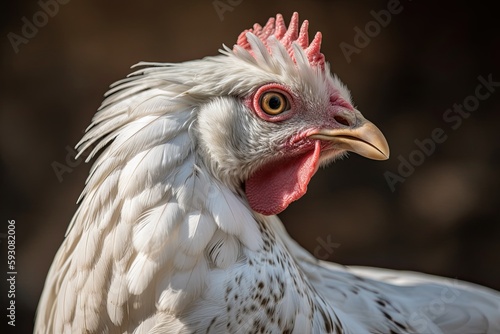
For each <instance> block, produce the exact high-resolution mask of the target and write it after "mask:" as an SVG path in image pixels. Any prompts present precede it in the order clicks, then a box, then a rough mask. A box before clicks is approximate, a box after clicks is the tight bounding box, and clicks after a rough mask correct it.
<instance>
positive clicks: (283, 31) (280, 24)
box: [236, 12, 325, 68]
mask: <svg viewBox="0 0 500 334" xmlns="http://www.w3.org/2000/svg"><path fill="white" fill-rule="evenodd" d="M308 28H309V21H307V20H305V21H304V22H303V23H302V26H301V27H300V30H299V14H298V13H297V12H295V13H293V15H292V19H291V20H290V25H289V26H288V29H287V27H286V26H285V21H284V20H283V16H282V15H281V14H278V15H276V19H275V18H274V17H271V18H270V19H269V20H268V21H267V23H266V25H265V26H264V27H262V26H261V25H260V24H257V23H256V24H254V25H253V28H252V29H247V30H245V31H243V32H242V33H241V34H240V36H239V37H238V41H237V42H236V45H239V46H241V47H242V48H244V49H245V50H247V51H250V52H252V48H251V46H250V43H248V39H247V36H246V35H247V33H248V32H251V33H253V34H255V36H257V37H258V38H259V39H260V40H261V41H262V43H264V45H265V46H266V47H267V49H268V50H269V45H268V39H269V37H271V36H272V35H274V37H276V39H278V40H279V41H280V42H281V44H283V46H285V48H286V50H287V51H288V54H289V55H290V57H292V59H293V60H294V61H295V57H294V54H293V48H292V43H293V42H297V43H298V44H299V45H300V47H302V49H304V51H305V54H306V55H307V59H308V60H309V64H311V66H320V67H321V68H324V66H325V56H324V55H323V54H322V53H321V52H320V48H321V33H320V32H317V33H316V35H315V36H314V39H313V40H312V42H311V43H310V44H309V36H308Z"/></svg>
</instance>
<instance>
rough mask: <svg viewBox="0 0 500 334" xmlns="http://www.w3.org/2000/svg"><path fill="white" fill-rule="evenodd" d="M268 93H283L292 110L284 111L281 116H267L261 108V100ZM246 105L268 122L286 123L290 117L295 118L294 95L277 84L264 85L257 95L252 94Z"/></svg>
mask: <svg viewBox="0 0 500 334" xmlns="http://www.w3.org/2000/svg"><path fill="white" fill-rule="evenodd" d="M267 92H278V93H281V94H283V95H284V96H285V98H286V99H287V100H288V103H290V108H289V109H288V110H285V111H283V112H282V113H281V114H278V115H269V114H267V113H266V112H265V111H264V110H262V108H261V107H260V99H261V97H262V94H264V93H267ZM245 104H246V105H247V106H248V107H250V109H252V110H253V111H254V112H255V113H256V114H257V116H259V118H261V119H263V120H265V121H268V122H280V121H284V120H286V119H289V118H290V117H292V116H293V114H294V111H295V108H294V101H293V99H292V94H291V93H290V91H289V90H288V88H286V87H285V86H283V85H280V84H276V83H271V84H267V85H264V86H262V87H260V88H259V89H258V90H257V91H256V92H255V94H252V95H251V96H250V97H249V98H247V100H246V101H245Z"/></svg>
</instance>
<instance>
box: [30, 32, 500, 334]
mask: <svg viewBox="0 0 500 334" xmlns="http://www.w3.org/2000/svg"><path fill="white" fill-rule="evenodd" d="M253 43H256V44H258V43H257V42H255V41H253ZM256 47H258V45H257V46H256ZM277 50H278V51H280V52H282V51H283V50H281V49H280V48H279V47H277ZM297 52H298V51H297ZM224 53H225V54H224V55H220V56H216V57H211V58H207V59H204V60H201V61H194V62H189V63H183V64H178V65H160V66H158V67H151V68H147V69H145V70H141V71H138V72H136V73H135V75H133V76H132V77H131V78H129V79H126V80H123V81H121V82H120V83H118V84H117V85H115V86H114V87H113V88H112V90H111V91H110V93H109V94H110V95H109V97H108V98H107V99H106V100H105V101H104V103H103V106H102V107H101V110H100V111H99V112H98V113H97V114H96V116H95V118H94V120H93V125H92V126H91V127H90V129H89V131H88V132H87V134H86V135H85V137H84V138H83V140H82V142H81V143H80V150H85V149H89V148H90V147H91V146H93V145H94V149H93V151H92V154H91V155H90V157H89V159H90V158H91V157H92V156H94V155H96V153H97V152H98V151H100V150H102V153H101V154H100V155H99V157H98V158H97V160H96V162H95V164H94V166H93V168H92V171H91V174H90V176H89V178H88V182H87V185H86V187H85V190H84V192H83V194H82V200H81V203H80V207H79V209H78V211H77V213H76V214H75V216H74V218H73V220H72V222H71V225H70V227H69V229H68V232H67V237H66V239H65V241H64V243H63V245H62V246H61V248H60V250H59V251H58V253H57V255H56V258H55V260H54V263H53V265H52V267H51V269H50V272H49V274H48V277H47V281H46V284H45V289H44V292H43V295H42V297H41V300H40V305H39V308H38V315H37V321H36V327H35V332H36V333H137V334H138V333H257V332H262V333H264V332H265V333H284V332H287V333H499V332H500V297H499V294H498V293H496V292H494V291H490V290H488V289H486V288H481V287H477V286H473V285H470V284H466V283H462V282H457V281H454V280H447V279H438V278H434V277H429V276H425V275H420V274H407V273H399V272H390V271H380V270H375V269H369V268H346V267H342V266H339V265H335V264H330V263H325V262H319V261H318V260H316V259H314V258H313V257H312V256H311V255H310V254H308V253H307V252H306V251H305V250H303V249H302V248H301V247H300V246H298V245H297V244H296V243H295V242H294V241H293V240H292V239H291V238H290V237H289V236H288V235H287V233H286V232H285V230H284V228H283V226H282V224H281V222H280V221H279V220H278V218H277V217H276V216H269V217H266V216H262V215H260V214H257V213H255V212H253V211H252V210H251V209H250V207H249V205H248V203H247V202H246V199H245V196H244V194H243V193H242V191H241V189H240V185H239V183H238V180H237V179H235V178H234V177H233V176H234V174H235V171H233V170H223V171H221V170H220V169H221V167H220V166H219V165H217V164H213V165H212V164H211V162H210V161H209V160H208V159H207V157H206V155H207V154H214V155H216V156H218V155H224V156H225V159H229V160H231V159H239V158H238V157H237V156H234V155H232V154H233V152H232V151H230V150H227V148H226V147H225V146H224V145H225V143H223V142H222V139H221V138H220V137H217V133H216V132H210V131H209V130H210V124H209V123H208V122H205V118H206V117H210V118H212V119H220V122H225V121H227V120H226V118H227V117H228V116H227V115H228V114H227V113H226V111H227V110H225V109H228V108H233V109H234V110H236V111H235V112H238V111H237V110H238V108H240V107H238V106H237V105H235V100H234V99H229V98H218V97H217V96H230V95H231V94H239V92H245V91H250V90H251V89H252V87H255V86H256V85H258V84H260V83H262V82H268V81H276V80H278V79H277V78H280V79H279V80H285V79H286V78H285V77H286V75H288V74H289V73H290V72H294V71H295V72H297V73H298V72H301V73H299V74H300V75H302V77H303V78H304V81H305V82H309V86H307V85H305V86H307V87H305V88H303V89H304V90H307V89H309V88H310V87H311V86H314V87H317V89H320V87H321V85H322V83H323V82H324V80H331V81H332V82H335V84H336V85H337V86H338V87H340V88H339V89H343V88H342V87H343V86H341V85H340V83H338V82H337V81H336V79H335V78H333V77H331V76H328V77H327V78H324V77H321V76H320V75H319V74H317V73H314V72H313V71H311V69H310V68H309V67H308V68H305V67H304V66H301V63H300V60H298V64H297V65H296V64H293V63H292V62H291V60H290V59H287V58H286V56H285V55H283V56H282V57H281V58H280V57H277V58H275V59H269V57H268V56H267V54H266V53H265V52H264V50H262V57H261V58H262V59H260V58H259V57H256V58H257V59H260V60H258V61H257V60H255V59H254V58H253V57H250V56H249V55H248V53H245V52H239V53H238V55H235V54H233V53H232V52H230V51H228V50H226V51H225V52H224ZM282 53H283V52H282ZM256 63H258V65H259V66H260V67H261V70H256V69H255V64H256ZM264 65H265V66H264ZM220 66H227V67H231V66H233V67H235V69H237V71H239V72H241V70H240V69H244V71H247V73H241V78H244V80H243V79H239V80H236V81H234V78H227V77H223V76H219V77H217V76H218V73H219V72H218V70H217V69H218V68H219V67H220ZM201 68H203V71H201V70H200V69H201ZM209 77H210V78H211V79H210V80H208V78H209ZM292 77H293V76H292ZM232 80H233V81H232ZM291 84H293V83H291ZM295 84H296V85H304V83H303V82H300V83H295ZM227 87H229V88H227ZM207 91H208V92H207ZM344 95H346V96H347V95H348V93H347V91H345V92H344ZM206 96H209V97H210V98H206ZM203 99H206V100H207V101H206V102H203V103H201V102H200V101H203ZM205 137H206V138H205ZM207 140H209V141H210V142H211V143H213V144H214V145H213V147H210V148H207V147H206V145H205V144H203V143H206V142H207ZM204 145H205V146H204ZM209 150H210V152H209ZM211 150H214V152H212V151H211ZM217 150H218V151H217ZM241 173H243V174H245V173H246V170H244V169H242V170H241ZM221 175H222V176H221ZM226 176H227V177H226ZM243 177H244V175H243Z"/></svg>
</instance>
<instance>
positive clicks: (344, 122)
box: [333, 115, 351, 126]
mask: <svg viewBox="0 0 500 334" xmlns="http://www.w3.org/2000/svg"><path fill="white" fill-rule="evenodd" d="M333 119H334V120H336V121H337V123H340V124H342V125H345V126H351V124H350V123H349V121H348V120H347V119H346V118H345V117H342V116H339V115H336V116H334V117H333Z"/></svg>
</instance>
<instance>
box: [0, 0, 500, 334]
mask: <svg viewBox="0 0 500 334" xmlns="http://www.w3.org/2000/svg"><path fill="white" fill-rule="evenodd" d="M42 2H43V0H42ZM391 2H393V1H387V0H384V1H347V0H345V1H326V0H325V1H319V0H316V1H301V2H300V1H262V0H259V1H250V0H243V1H239V0H232V1H228V0H222V1H212V0H199V1H185V2H182V1H144V2H141V3H139V2H123V1H116V0H113V1H106V2H104V1H97V0H86V1H82V0H71V1H69V2H68V3H67V4H64V5H63V4H60V5H59V8H58V10H57V13H55V15H53V17H49V18H48V21H47V22H46V24H45V25H43V26H41V27H39V28H38V31H37V32H36V33H33V32H31V33H32V35H33V36H31V37H30V38H27V39H26V40H25V41H26V42H27V43H26V44H19V45H18V46H17V48H18V50H17V52H16V50H15V47H13V44H12V43H11V41H10V40H9V35H8V34H9V33H14V34H17V35H18V36H22V34H23V32H22V28H23V25H24V24H25V21H23V17H25V18H26V19H27V20H28V21H30V22H33V16H34V15H35V16H37V19H38V20H40V19H41V18H42V21H38V22H39V23H40V22H41V23H43V15H42V16H40V14H37V13H38V12H39V11H41V10H43V9H42V7H41V5H40V3H38V2H36V1H7V2H4V3H3V4H2V6H3V9H2V10H1V11H0V12H1V14H0V15H1V16H2V30H1V32H2V34H1V35H2V40H1V55H2V58H1V60H2V62H1V74H0V78H1V79H0V80H1V83H2V86H1V87H2V88H1V92H0V96H1V114H0V138H1V144H0V173H1V181H2V184H1V218H2V228H1V229H0V233H6V231H7V227H6V225H7V220H8V219H15V221H16V247H17V257H16V260H17V262H16V264H17V265H16V269H17V272H18V275H17V285H16V306H17V319H16V320H17V322H16V323H17V326H16V328H15V330H14V331H13V328H12V327H10V328H8V330H9V332H19V333H28V332H30V331H31V330H32V326H33V319H34V313H35V309H36V305H37V302H38V298H39V295H40V293H41V290H42V286H43V282H44V277H45V275H46V272H47V270H48V267H49V265H50V263H51V261H52V258H53V256H54V254H55V252H56V250H57V248H58V247H59V245H60V243H61V241H62V240H63V237H64V232H65V229H66V227H67V225H68V222H69V221H70V219H71V216H72V214H73V213H74V211H75V209H76V204H75V202H76V199H77V198H78V196H79V193H80V191H81V190H82V189H83V185H84V181H85V178H86V176H87V173H88V170H89V168H90V166H89V164H85V163H83V162H80V161H78V162H72V161H69V162H67V161H66V159H67V158H68V157H71V155H72V154H71V153H68V150H67V149H68V148H70V147H73V146H74V145H75V144H76V143H77V142H78V140H79V138H80V137H81V136H82V133H83V130H84V129H85V128H86V127H87V125H88V124H89V123H90V119H91V117H92V115H93V114H94V112H95V110H96V109H97V107H98V106H99V104H100V102H101V101H102V95H103V93H104V92H105V91H106V90H107V87H108V85H109V84H111V83H112V82H114V81H116V80H118V79H120V78H123V77H124V76H125V75H127V74H128V73H129V72H130V69H129V67H130V66H131V65H132V64H135V63H137V62H138V61H141V60H147V61H164V62H180V61H184V60H190V59H196V58H201V57H204V56H207V55H214V54H216V53H217V50H218V48H219V47H220V46H221V44H222V43H225V44H226V45H233V43H234V42H235V40H236V37H237V36H238V34H239V33H240V32H241V31H242V30H243V29H245V28H249V27H251V25H252V24H253V23H254V22H260V23H262V24H263V23H265V22H266V20H267V18H268V17H270V16H274V15H275V14H276V13H278V12H279V13H282V14H283V15H284V16H285V18H286V20H287V22H288V20H289V18H290V16H291V14H292V12H293V11H298V12H299V13H300V15H301V18H302V19H309V20H310V33H311V35H312V34H313V33H314V32H315V31H322V32H323V37H324V40H323V53H324V54H325V56H326V58H327V60H329V61H330V62H331V64H332V69H333V71H334V72H336V73H337V74H338V75H339V76H340V77H341V78H342V80H343V81H344V82H345V83H346V84H347V86H348V87H349V88H350V89H351V91H352V93H353V96H354V100H355V102H356V105H357V107H358V109H359V110H361V111H362V112H363V114H364V115H365V116H366V117H367V118H368V119H370V120H372V121H373V122H374V123H375V124H377V125H378V126H379V127H380V128H381V129H382V131H383V132H384V133H385V135H386V137H387V139H388V141H389V143H390V146H391V154H392V155H391V159H390V160H388V161H383V162H376V161H371V160H367V159H364V158H361V157H358V156H355V155H351V156H350V158H349V159H345V160H342V161H339V162H337V163H335V164H334V165H333V166H330V167H329V168H327V169H323V170H320V171H319V172H318V173H317V175H316V176H315V178H313V180H312V182H311V184H310V186H309V191H308V193H307V194H306V196H304V197H303V198H302V199H301V200H300V201H298V202H296V203H294V204H292V205H291V206H290V207H289V209H288V210H286V211H285V213H283V214H282V215H281V218H282V219H283V220H284V221H285V224H286V226H287V228H288V230H289V232H290V233H291V234H292V236H294V237H295V238H296V239H297V240H298V241H299V242H300V243H301V244H302V245H303V246H304V247H306V248H307V249H308V250H310V251H311V252H313V253H314V254H316V255H317V256H319V257H321V258H322V259H327V260H332V261H336V262H339V263H343V264H352V265H367V266H380V267H387V268H394V269H404V270H416V271H423V272H426V273H431V274H437V275H444V276H448V277H452V278H458V279H463V280H468V281H472V282H476V283H479V284H483V285H486V286H489V287H492V288H495V289H500V265H499V261H500V209H499V205H500V197H499V189H500V173H499V170H500V141H499V139H500V138H499V137H500V136H499V130H498V127H499V126H500V116H499V115H500V113H499V111H500V110H499V107H500V87H494V88H493V89H495V91H494V92H493V93H491V95H490V96H489V97H488V98H487V99H485V100H483V101H480V104H479V106H478V108H477V110H475V111H474V112H472V113H471V115H470V117H468V118H467V119H463V122H462V124H461V125H460V126H459V127H458V128H457V129H452V128H451V127H450V125H451V124H449V123H446V122H445V121H444V120H443V115H444V114H445V112H446V111H447V110H448V109H449V108H452V107H453V105H454V104H455V103H456V104H462V103H463V102H464V100H466V99H469V101H472V100H470V99H471V98H470V96H474V94H475V89H476V87H477V85H478V84H479V81H478V77H479V76H482V77H484V78H487V77H488V76H489V75H492V78H493V81H497V82H498V81H500V71H499V65H498V64H499V60H500V47H499V46H500V45H499V42H500V40H499V37H498V36H499V29H498V17H497V14H496V11H495V10H494V9H493V8H489V7H488V6H485V5H482V4H481V3H480V2H478V1H475V2H473V3H472V4H468V5H466V4H462V3H459V2H456V1H453V2H452V1H441V2H439V3H438V2H431V1H423V0H422V1H420V0H418V1H410V0H401V2H400V5H399V6H400V7H401V8H402V9H401V12H400V13H398V14H395V15H392V16H391V20H390V22H389V23H388V24H387V25H386V27H381V28H380V31H378V32H377V31H375V30H373V31H372V32H371V35H372V37H369V38H370V40H369V41H368V42H367V43H366V41H365V44H366V45H360V44H359V41H358V44H357V46H358V50H357V51H356V52H355V53H352V54H351V55H350V57H346V56H345V54H344V52H343V51H342V48H341V47H340V45H341V43H347V44H349V45H351V46H353V47H356V43H355V34H356V31H355V28H356V27H357V28H359V29H360V30H362V31H364V30H365V27H366V25H367V24H369V22H370V21H374V16H373V14H372V13H371V11H375V12H379V11H380V10H384V9H387V6H388V4H389V3H391ZM221 3H223V4H226V6H228V7H226V10H225V11H224V12H222V13H218V12H217V11H216V9H215V7H214V5H218V6H219V7H221V6H222V5H221ZM400 7H397V8H400ZM371 25H372V27H371V28H372V29H373V23H372V24H371ZM369 26H370V24H369ZM28 33H29V32H28ZM10 36H11V37H12V36H13V35H10ZM343 45H344V46H345V45H346V44H343ZM359 46H362V47H359ZM348 58H349V59H348ZM481 92H483V91H481ZM484 92H486V91H484ZM436 128H442V129H443V131H444V133H445V135H446V136H447V140H446V141H445V142H444V143H441V144H437V145H436V149H435V152H434V153H433V154H431V155H430V156H426V157H425V160H424V161H423V162H422V164H421V165H420V166H418V167H416V168H415V170H414V171H413V173H411V175H409V176H408V177H407V178H405V182H404V183H403V182H398V183H396V185H395V189H394V191H392V190H393V189H391V187H389V185H388V183H387V180H386V178H385V176H384V173H386V172H387V171H389V172H392V173H395V174H397V173H398V167H399V164H400V161H401V160H400V159H402V158H404V159H408V158H409V157H410V155H412V154H413V155H416V154H418V153H415V150H416V149H418V148H417V146H416V144H415V140H416V139H419V140H424V139H426V138H430V136H431V133H432V131H433V130H434V129H436ZM54 164H60V165H59V166H61V165H65V166H67V167H68V168H69V170H71V172H69V171H68V172H66V173H63V174H62V175H60V177H59V178H58V176H57V175H56V173H55V171H54ZM1 241H2V243H1V252H2V253H1V254H2V256H1V260H0V267H1V268H2V270H3V271H2V272H7V268H6V243H5V242H4V241H5V239H2V240H1ZM325 244H326V245H328V244H330V246H328V247H325V246H324V245H325ZM3 275H4V274H1V275H0V276H3ZM0 281H1V282H2V283H1V284H2V286H1V287H2V290H1V293H0V294H1V298H2V302H3V303H5V302H6V301H7V298H6V286H5V279H1V280H0ZM4 305H5V304H4ZM2 309H3V310H5V308H3V306H2ZM3 312H5V311H3ZM2 318H3V319H4V320H2V321H1V322H2V326H5V325H6V324H5V323H6V320H5V318H4V316H2Z"/></svg>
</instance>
